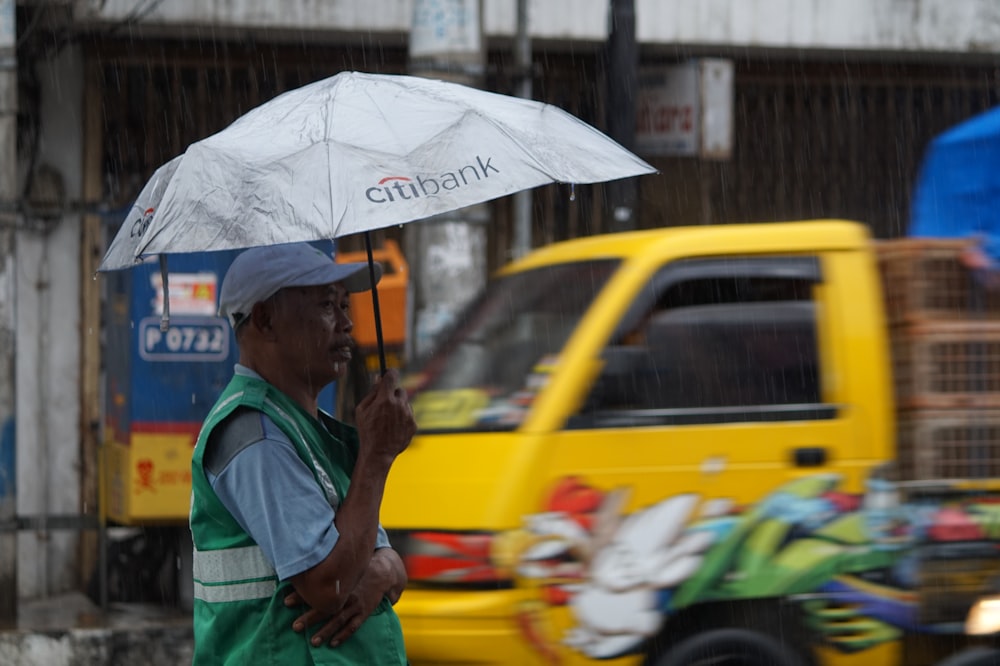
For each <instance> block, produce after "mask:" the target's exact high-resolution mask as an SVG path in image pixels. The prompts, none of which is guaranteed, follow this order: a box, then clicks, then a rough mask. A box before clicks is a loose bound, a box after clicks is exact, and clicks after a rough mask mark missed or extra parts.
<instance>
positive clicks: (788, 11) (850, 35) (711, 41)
mask: <svg viewBox="0 0 1000 666" xmlns="http://www.w3.org/2000/svg"><path fill="white" fill-rule="evenodd" d="M137 6H141V5H137V3H136V2H135V1H134V0H80V1H79V2H78V3H77V7H76V14H77V16H78V17H79V18H80V19H81V20H90V21H95V22H98V23H117V22H121V21H127V20H130V19H136V18H137V17H136V14H135V12H136V8H137ZM411 6H412V3H411V0H366V1H364V2H360V1H356V0H336V1H334V0H329V1H326V2H322V1H319V0H284V1H283V2H281V3H276V2H273V1H271V0H242V1H239V0H172V1H171V2H164V3H161V4H159V5H157V6H156V8H155V9H154V10H153V11H151V12H150V13H149V14H148V15H144V16H142V17H141V18H139V19H138V21H137V23H138V24H142V25H153V26H155V25H161V26H170V25H212V26H215V27H231V28H244V29H250V28H255V27H256V28H261V27H266V28H268V29H282V28H284V29H294V30H300V31H330V32H349V31H362V32H371V33H376V34H377V33H382V34H387V33H389V34H391V33H396V34H405V33H406V32H407V31H408V30H409V23H410V11H411ZM607 7H608V2H607V0H565V1H563V2H553V1H552V0H532V1H531V2H530V3H529V12H530V16H531V20H530V24H531V32H532V36H533V37H534V38H536V39H552V40H575V41H584V42H597V41H603V40H604V39H605V37H606V35H607V11H608V10H607ZM515 12H516V2H515V0H484V8H483V24H484V29H485V31H486V34H487V35H489V36H493V37H498V36H499V37H506V36H510V35H512V34H513V33H514V30H515ZM636 15H637V21H636V27H637V35H638V38H639V40H640V42H642V43H644V44H648V45H656V44H660V45H670V46H706V45H716V46H718V45H726V46H737V47H759V48H779V49H780V48H810V49H847V50H857V51H878V50H886V51H902V52H921V51H930V52H935V53H949V52H950V53H972V54H977V53H983V52H995V51H998V50H1000V3H997V2H996V1H995V0H961V1H956V0H836V2H831V1H830V0H637V1H636Z"/></svg>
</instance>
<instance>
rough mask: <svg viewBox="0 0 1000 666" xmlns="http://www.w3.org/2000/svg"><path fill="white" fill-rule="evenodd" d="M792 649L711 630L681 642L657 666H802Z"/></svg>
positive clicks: (743, 633)
mask: <svg viewBox="0 0 1000 666" xmlns="http://www.w3.org/2000/svg"><path fill="white" fill-rule="evenodd" d="M805 663H806V662H805V661H804V660H803V659H802V658H801V657H800V656H799V655H798V654H797V653H796V652H795V651H794V650H792V649H791V648H788V647H785V646H784V645H782V644H781V643H779V642H778V641H776V640H775V639H773V638H771V637H770V636H768V635H766V634H762V633H758V632H756V631H750V630H749V629H714V630H712V631H706V632H702V633H699V634H695V635H694V636H691V637H690V638H686V639H684V640H682V641H681V642H680V643H678V644H677V645H675V646H674V647H673V648H672V649H671V650H670V651H669V652H667V653H666V654H665V655H663V656H662V657H660V659H659V660H658V661H657V662H656V666H708V665H709V664H711V666H723V665H725V666H803V664H805Z"/></svg>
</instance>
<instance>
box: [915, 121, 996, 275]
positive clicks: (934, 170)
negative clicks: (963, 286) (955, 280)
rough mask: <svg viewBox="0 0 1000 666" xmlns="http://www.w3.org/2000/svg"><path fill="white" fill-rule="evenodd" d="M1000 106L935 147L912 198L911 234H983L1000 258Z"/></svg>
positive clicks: (940, 139) (938, 139)
mask: <svg viewBox="0 0 1000 666" xmlns="http://www.w3.org/2000/svg"><path fill="white" fill-rule="evenodd" d="M998 211H1000V107H998V108H994V109H991V110H990V111H987V112H986V113H982V114H980V115H978V116H975V117H973V118H971V119H970V120H967V121H966V122H964V123H961V124H959V125H956V126H955V127H953V128H951V129H950V130H948V131H947V132H944V133H943V134H941V135H939V136H937V137H936V138H935V139H934V140H933V141H932V142H931V144H930V147H929V148H928V150H927V153H926V155H925V156H924V161H923V164H922V165H921V169H920V175H919V177H918V180H917V185H916V191H915V194H914V198H913V204H912V213H911V221H910V232H909V233H910V235H911V236H926V237H957V238H961V237H965V236H976V235H978V236H981V237H982V239H983V249H984V250H985V251H986V252H987V253H988V254H989V255H990V256H992V257H993V258H994V259H995V260H996V259H1000V213H998Z"/></svg>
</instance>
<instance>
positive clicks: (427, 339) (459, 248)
mask: <svg viewBox="0 0 1000 666" xmlns="http://www.w3.org/2000/svg"><path fill="white" fill-rule="evenodd" d="M482 21H483V12H482V0H415V1H414V3H413V22H412V24H411V30H410V64H409V70H410V73H411V74H414V75H416V76H427V77H433V78H437V79H443V80H449V81H454V82H456V83H461V84H464V85H468V86H473V87H481V86H482V84H483V74H484V71H485V65H486V46H485V42H484V40H483V26H482ZM489 220H490V210H489V208H488V207H487V206H486V205H485V204H482V205H477V206H470V207H468V208H464V209H462V210H458V211H455V212H453V213H447V214H444V215H437V216H434V217H431V218H428V219H426V220H420V221H417V222H411V223H409V224H407V225H406V227H405V232H404V243H405V253H406V260H407V262H409V265H410V294H409V296H410V298H409V303H410V308H411V317H410V322H409V325H408V331H407V348H406V354H407V357H408V358H414V357H418V356H422V355H423V354H424V353H426V352H427V351H428V349H429V347H430V344H431V342H432V341H433V340H434V338H435V337H436V336H437V335H438V334H439V333H440V332H441V331H442V330H443V329H445V328H447V327H448V326H449V325H450V324H451V323H452V322H454V321H455V318H456V317H457V315H458V313H459V312H460V311H461V309H462V308H463V307H464V306H465V305H466V304H467V303H468V302H469V301H470V300H471V299H472V298H473V297H474V296H475V295H476V294H477V293H478V292H479V291H480V290H481V289H482V288H483V287H484V286H485V284H486V278H487V260H486V231H487V229H486V225H487V224H488V223H489Z"/></svg>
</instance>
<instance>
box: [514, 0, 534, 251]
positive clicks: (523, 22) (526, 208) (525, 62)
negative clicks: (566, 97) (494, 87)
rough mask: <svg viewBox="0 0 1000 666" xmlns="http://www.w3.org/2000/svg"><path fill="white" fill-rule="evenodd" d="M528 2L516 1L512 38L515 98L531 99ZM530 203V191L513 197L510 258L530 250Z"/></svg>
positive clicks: (524, 191)
mask: <svg viewBox="0 0 1000 666" xmlns="http://www.w3.org/2000/svg"><path fill="white" fill-rule="evenodd" d="M528 25H529V23H528V0H517V33H516V35H515V37H514V61H515V62H516V63H517V70H518V77H519V81H518V86H517V96H518V97H523V98H524V99H531V83H532V81H531V76H532V71H531V70H532V62H531V32H530V30H529V27H528ZM531 201H532V194H531V191H530V190H522V191H521V192H518V193H517V194H515V195H514V246H513V247H512V248H511V256H512V258H514V259H517V258H519V257H523V256H524V255H526V254H527V253H528V252H529V251H530V250H531Z"/></svg>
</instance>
